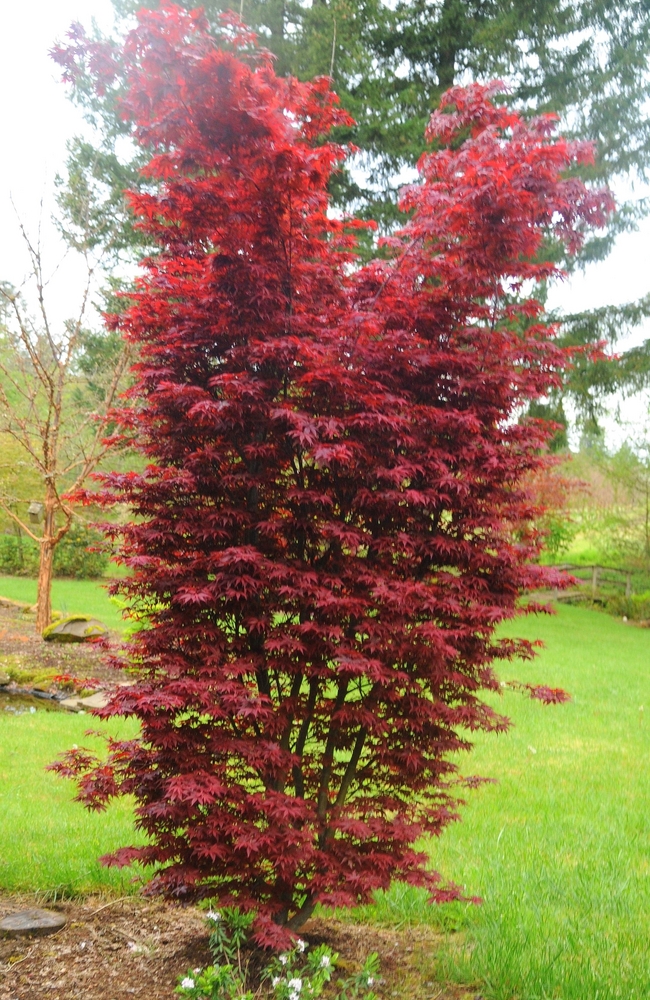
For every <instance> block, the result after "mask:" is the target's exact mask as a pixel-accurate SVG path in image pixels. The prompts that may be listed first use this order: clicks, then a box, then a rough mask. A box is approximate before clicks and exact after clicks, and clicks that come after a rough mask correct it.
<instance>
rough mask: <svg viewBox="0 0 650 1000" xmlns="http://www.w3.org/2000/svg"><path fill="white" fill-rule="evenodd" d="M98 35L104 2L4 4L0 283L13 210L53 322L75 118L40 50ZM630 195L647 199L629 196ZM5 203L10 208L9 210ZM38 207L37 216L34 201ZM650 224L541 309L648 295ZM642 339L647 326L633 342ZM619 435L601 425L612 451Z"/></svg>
mask: <svg viewBox="0 0 650 1000" xmlns="http://www.w3.org/2000/svg"><path fill="white" fill-rule="evenodd" d="M93 17H94V18H96V19H97V20H98V22H99V23H100V25H101V26H102V27H103V28H105V29H107V28H110V25H111V23H112V13H111V5H110V2H109V0H31V2H30V3H29V4H25V5H19V4H15V3H14V4H5V5H4V8H3V13H2V32H1V33H0V93H1V94H2V134H3V142H2V154H3V155H2V156H1V157H0V231H1V233H2V239H1V240H0V278H3V279H5V280H9V281H12V282H13V283H14V284H20V282H21V281H22V280H23V278H24V276H25V274H26V273H27V262H26V258H25V256H24V253H23V250H22V247H21V245H20V237H19V233H18V229H17V219H16V211H17V212H18V213H19V215H20V217H21V219H22V220H23V221H24V222H25V224H26V226H27V228H28V229H29V230H30V232H31V233H32V234H34V233H35V232H36V228H37V225H38V220H39V216H41V215H42V219H43V244H44V248H45V253H46V259H47V262H48V266H49V269H50V270H51V271H54V270H55V268H56V269H57V270H56V274H55V276H54V277H53V279H52V282H51V285H50V289H49V291H50V295H51V308H52V312H53V314H54V315H55V316H56V317H58V318H59V319H61V318H63V317H64V316H66V315H71V314H72V313H73V312H74V306H75V303H76V301H77V299H78V295H79V287H80V285H79V283H80V280H81V277H82V275H81V272H80V269H79V266H78V265H77V264H75V262H73V261H71V260H66V261H64V262H63V264H61V247H60V245H58V244H57V241H56V238H55V236H54V234H53V232H52V229H51V226H50V224H49V221H48V220H49V216H50V215H51V212H52V209H53V199H52V193H53V180H54V176H55V174H56V172H57V170H58V169H60V168H61V165H62V163H63V161H64V158H65V144H66V140H67V139H68V138H69V137H70V136H72V135H74V134H75V133H76V132H79V131H80V130H81V129H82V128H83V123H82V119H81V115H80V114H79V112H78V110H77V109H75V108H74V107H73V106H72V105H71V104H70V102H69V101H68V100H67V99H66V88H65V87H64V86H63V85H62V84H61V83H60V82H59V78H60V73H59V70H58V68H57V67H56V66H55V65H54V63H53V62H52V60H51V59H50V58H49V57H48V49H49V48H50V47H51V46H52V45H53V43H54V42H55V40H57V39H60V38H62V37H63V35H64V34H65V31H66V29H67V27H68V26H69V24H70V23H71V22H72V21H74V20H79V21H81V22H82V23H83V24H85V25H86V26H90V22H91V19H92V18H93ZM635 194H636V195H639V196H640V195H642V194H650V189H648V190H638V191H636V192H635ZM11 199H13V202H14V204H15V209H16V211H15V210H14V208H13V207H12V204H11ZM41 199H42V200H43V205H44V208H43V212H42V213H41V212H40V208H39V206H40V202H41ZM649 251H650V219H648V220H646V221H645V222H644V223H643V225H642V227H641V228H640V229H639V231H638V232H636V233H630V234H626V235H624V236H621V237H619V240H618V243H617V246H616V248H615V250H614V252H613V253H612V254H611V255H610V257H609V258H608V260H607V261H605V262H604V263H601V264H597V265H592V266H590V267H589V268H588V270H587V271H586V273H585V274H578V275H576V276H575V277H573V278H572V279H570V280H568V281H566V282H565V283H564V284H563V285H562V286H558V287H557V288H555V289H554V290H553V292H552V299H551V305H553V306H560V307H563V308H564V309H566V310H568V311H571V312H574V311H578V310H581V309H587V308H590V307H597V306H602V305H607V304H620V303H624V302H629V301H632V300H634V299H637V298H640V297H641V296H642V295H645V294H647V293H648V292H650V252H649ZM646 337H650V327H646V329H645V330H639V331H638V332H637V334H636V335H635V337H634V340H635V341H640V340H643V339H645V338H646ZM645 412H646V402H645V400H641V401H640V400H636V401H632V402H631V403H629V404H627V405H626V407H625V413H626V415H627V418H628V420H630V421H631V423H632V424H633V425H638V422H639V421H640V420H642V419H643V417H644V415H645ZM624 433H625V432H621V431H620V430H618V429H616V428H615V427H614V426H613V424H612V425H611V426H610V431H609V437H610V441H611V443H612V444H614V443H615V442H616V441H617V440H620V438H621V436H622V435H623V434H624Z"/></svg>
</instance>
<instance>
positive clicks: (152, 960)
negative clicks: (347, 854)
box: [0, 896, 480, 1000]
mask: <svg viewBox="0 0 650 1000" xmlns="http://www.w3.org/2000/svg"><path fill="white" fill-rule="evenodd" d="M37 902H38V901H37ZM34 905H35V901H34V898H33V897H29V898H27V897H16V896H13V897H9V896H0V918H2V917H4V916H6V915H7V914H8V913H10V912H13V911H14V910H17V909H21V908H25V907H29V906H34ZM36 905H37V904H36ZM47 908H48V909H55V910H58V911H59V912H62V913H63V914H65V916H66V918H67V924H66V926H65V927H64V928H63V929H62V930H61V931H59V932H58V933H57V934H53V935H50V936H48V937H42V938H14V939H4V940H0V1000H132V998H138V997H140V998H142V1000H172V998H173V997H174V995H175V994H174V989H175V986H176V983H177V980H178V977H179V975H182V974H185V973H186V972H187V971H188V970H189V969H194V968H197V967H199V966H201V967H205V966H206V965H208V964H210V954H209V951H208V933H207V930H206V925H205V923H204V921H203V919H202V917H201V915H200V913H199V911H198V910H196V909H193V908H187V909H183V908H180V907H175V906H172V905H170V904H166V903H162V902H159V901H149V900H143V899H140V898H137V897H128V898H127V899H120V900H106V899H103V900H102V899H92V898H91V899H86V900H84V901H83V902H80V901H73V902H61V903H57V904H55V905H51V904H50V905H48V907H47ZM302 936H303V937H304V938H305V939H306V940H307V941H308V942H309V943H310V944H318V943H321V942H326V943H327V944H329V945H330V946H331V947H332V948H333V949H334V950H336V951H337V952H339V955H340V959H339V966H338V967H339V971H341V972H342V973H343V974H344V975H349V974H350V973H353V972H355V971H358V969H359V968H360V967H361V965H362V963H363V961H364V959H365V958H366V957H367V955H368V954H369V953H370V952H373V951H376V952H378V954H379V956H380V962H381V977H382V978H381V983H380V985H379V987H378V993H379V996H380V997H382V998H386V1000H389V998H390V1000H393V998H408V1000H480V998H479V997H478V996H477V994H476V993H472V994H468V993H465V992H463V991H459V990H456V989H453V988H451V989H445V988H443V987H442V986H440V985H436V983H435V982H434V980H433V964H434V961H435V951H436V947H437V946H438V944H439V941H440V939H439V937H438V936H437V935H436V934H435V933H434V932H433V931H430V930H428V929H426V928H417V929H407V930H401V931H393V930H389V929H383V928H378V927H372V926H368V925H356V924H347V923H342V922H340V921H336V920H329V919H328V920H312V921H310V922H309V923H308V924H306V925H305V928H304V930H303V932H302Z"/></svg>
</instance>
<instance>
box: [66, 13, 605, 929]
mask: <svg viewBox="0 0 650 1000" xmlns="http://www.w3.org/2000/svg"><path fill="white" fill-rule="evenodd" d="M88 56H90V57H91V59H92V60H94V65H95V67H96V68H97V69H96V71H97V76H98V79H99V81H100V84H99V85H104V86H105V85H106V78H107V76H108V77H109V79H110V78H111V76H113V77H115V74H118V73H119V74H122V75H121V76H120V81H121V84H120V85H123V86H124V88H125V96H124V97H123V101H122V106H123V110H124V115H125V118H127V119H129V120H130V121H132V123H133V129H134V134H135V135H136V136H137V138H138V139H139V141H140V142H141V143H142V144H143V145H145V146H146V147H147V148H149V149H150V150H151V151H152V158H151V161H150V163H149V167H148V173H149V175H150V177H151V178H152V180H154V181H155V182H156V184H157V193H152V194H149V195H138V196H135V195H134V196H133V198H132V202H133V208H134V211H135V213H136V215H137V216H138V218H139V219H140V225H141V226H142V227H143V228H144V230H145V231H146V233H147V235H148V236H149V238H150V239H151V240H152V241H153V242H155V243H156V244H157V246H158V247H159V251H158V252H157V253H156V254H155V255H154V256H152V257H151V258H150V259H149V260H148V261H146V262H145V273H144V276H143V277H142V278H141V279H140V281H139V284H138V288H137V291H136V293H135V294H134V295H133V296H132V297H131V304H130V306H129V308H127V309H126V311H125V312H124V313H123V314H122V315H121V316H120V317H119V318H118V319H117V320H116V323H117V325H118V326H119V328H120V329H121V330H122V331H123V333H124V336H125V337H127V338H128V339H129V340H131V341H132V342H134V343H135V344H136V345H137V348H138V351H139V356H140V361H139V364H138V365H137V366H136V369H135V378H136V386H135V389H134V393H133V401H132V402H133V406H132V408H130V409H128V410H126V411H125V413H124V415H123V423H124V428H125V433H129V434H131V435H132V437H133V441H134V443H135V445H136V446H137V447H138V448H139V449H140V451H141V452H142V453H143V454H144V455H145V456H146V458H147V459H148V461H149V463H150V464H149V465H148V466H147V468H146V470H145V471H144V472H143V473H135V472H134V473H129V474H113V475H109V476H107V477H105V479H104V482H103V487H102V491H101V494H100V500H101V502H102V503H104V504H105V505H109V504H111V503H113V502H115V501H119V502H120V503H123V504H124V503H125V504H127V505H128V506H129V508H130V509H131V510H132V511H133V514H134V518H133V520H132V521H131V522H130V523H129V524H127V525H126V526H125V527H123V528H121V529H120V534H121V548H120V555H119V558H120V560H121V561H122V563H123V564H125V565H126V566H127V567H128V568H129V570H130V575H129V576H128V577H127V578H126V579H125V580H124V581H122V582H120V584H119V589H120V590H121V591H122V592H123V593H125V594H126V595H127V597H128V598H129V599H130V601H131V602H132V604H133V607H134V608H137V609H138V610H139V612H140V613H143V614H146V615H147V618H146V627H144V628H143V629H142V630H141V631H140V632H138V633H137V634H136V635H135V636H134V638H133V639H132V641H131V643H130V646H129V648H128V650H127V654H126V655H127V656H128V658H129V662H131V663H135V664H137V667H138V673H139V680H138V682H137V683H136V684H135V685H134V686H132V687H128V688H122V689H121V690H120V691H119V692H118V693H117V694H116V695H115V696H114V697H113V698H112V700H111V702H110V704H109V706H108V707H107V708H106V709H104V710H102V711H101V712H100V713H98V714H100V715H102V716H103V717H105V718H106V717H110V716H115V715H123V716H130V717H133V718H136V719H137V720H138V721H139V723H140V727H141V730H140V735H139V737H138V738H137V739H133V740H127V741H116V740H109V748H108V758H107V760H104V761H99V760H97V759H95V758H93V757H92V756H91V755H90V754H88V753H87V752H85V751H82V750H77V751H72V752H70V753H69V754H68V755H66V758H65V759H64V760H63V761H61V762H59V763H58V764H57V765H56V767H57V768H58V770H59V771H60V772H61V773H64V774H68V775H74V776H76V778H77V780H78V782H79V798H80V799H81V800H82V801H83V802H85V803H86V804H87V805H88V806H90V807H91V808H102V807H103V806H104V805H105V804H106V803H107V802H108V801H109V800H110V799H111V797H113V796H116V795H132V796H133V797H134V799H135V814H136V823H137V825H138V826H139V827H140V829H142V830H143V831H145V832H146V834H147V835H148V837H149V842H148V843H147V844H146V845H145V846H141V847H130V848H124V849H122V850H119V851H117V852H116V853H115V854H114V855H112V856H111V857H110V858H109V859H108V860H109V862H110V863H116V864H121V865H123V864H129V863H131V862H133V861H139V862H141V863H144V864H146V865H152V866H154V869H155V872H154V877H153V880H152V882H151V883H150V885H149V889H150V890H151V891H154V892H158V891H161V892H164V893H166V894H168V895H171V896H175V897H180V898H184V899H196V898H201V897H218V898H219V899H220V900H221V901H222V902H236V903H238V904H239V905H240V906H242V907H244V908H247V909H251V908H253V909H255V910H256V912H257V919H256V924H255V929H256V935H257V938H258V940H259V941H260V942H262V943H265V944H269V945H274V944H282V943H283V942H284V941H286V938H287V934H288V933H290V932H291V931H292V930H295V929H296V928H298V927H299V926H300V925H301V923H302V922H304V921H305V920H306V919H307V917H308V916H309V915H310V913H311V912H312V910H313V908H314V906H315V904H316V903H317V902H318V901H319V900H322V901H326V902H329V903H331V904H337V905H338V904H350V903H355V902H357V901H363V900H367V899H368V898H369V896H370V895H371V893H372V892H373V890H375V889H377V888H379V887H386V886H387V885H388V884H389V882H390V880H391V879H393V878H398V879H403V880H405V881H407V882H410V883H411V884H416V885H423V886H427V887H429V888H430V890H431V893H432V896H433V898H434V899H445V898H450V897H453V896H454V895H455V894H457V892H458V890H456V889H455V888H454V887H447V888H445V887H442V886H441V883H440V878H439V876H438V875H437V874H436V873H434V872H430V871H428V870H427V868H426V860H427V859H426V855H424V854H422V853H421V852H418V851H416V850H415V849H414V846H413V845H414V842H415V841H416V840H417V839H418V838H419V837H421V836H422V835H423V834H437V833H439V832H440V831H441V830H442V829H443V828H444V826H445V825H446V824H447V823H449V822H450V821H451V820H453V819H454V818H456V809H457V804H458V803H457V800H456V796H455V790H454V782H455V780H456V779H455V772H456V765H455V764H454V763H453V761H452V757H451V755H452V754H454V753H455V752H456V751H458V750H460V749H468V748H469V746H470V743H469V736H470V734H471V732H472V731H475V730H479V729H483V730H495V729H502V728H504V727H505V726H506V724H507V720H505V719H504V718H502V717H501V716H499V715H497V714H496V713H495V712H494V711H493V710H492V709H491V708H490V707H489V706H488V705H486V704H485V703H484V702H483V701H481V692H482V691H485V690H486V689H487V690H494V689H496V687H497V680H496V677H495V674H494V673H493V669H492V666H493V663H494V661H495V660H496V659H499V658H504V657H505V658H508V657H512V656H514V655H524V656H526V655H530V653H531V648H530V644H529V643H527V642H525V641H523V640H520V641H517V640H504V639H498V638H496V637H495V629H496V627H497V625H498V624H499V623H500V622H502V621H503V620H504V619H506V618H510V617H512V616H513V615H514V614H515V611H516V602H517V600H518V598H519V597H520V595H521V594H522V593H524V592H525V591H527V590H530V589H531V588H533V587H537V586H539V585H540V584H541V583H543V582H544V580H545V579H548V578H549V575H550V573H551V571H549V570H546V569H543V568H541V567H539V566H537V565H535V564H534V563H533V562H532V561H531V559H532V557H533V556H535V554H536V553H537V551H538V546H539V538H538V537H537V535H536V533H535V530H534V529H533V528H532V527H530V525H531V524H532V523H533V515H534V513H535V511H534V509H533V506H532V504H531V500H530V497H529V496H528V494H527V492H526V489H525V487H524V486H523V485H522V483H523V480H524V478H525V476H527V475H528V474H529V473H530V472H531V470H534V469H536V468H537V467H539V466H540V464H541V463H543V462H544V461H545V458H544V442H545V438H546V434H547V429H546V427H545V426H544V425H543V424H542V423H540V422H534V421H525V420H522V421H519V422H518V420H517V416H518V414H520V412H521V410H522V408H523V407H524V406H525V404H526V402H527V401H529V400H531V399H534V398H537V397H539V396H542V395H543V394H544V393H545V392H547V391H548V389H549V388H550V387H551V386H553V385H555V384H557V381H558V378H559V373H560V372H561V370H562V368H563V367H564V366H565V365H566V360H567V359H566V357H565V355H564V353H563V351H562V350H560V349H559V347H557V346H556V345H555V344H554V336H555V330H554V329H553V328H552V327H551V328H550V327H548V326H547V325H545V324H544V321H543V319H542V317H541V307H540V305H539V304H538V302H536V301H535V300H534V299H533V298H528V299H525V298H524V299H522V298H521V297H520V296H516V295H515V294H514V293H515V291H516V290H517V289H519V290H521V286H522V283H523V282H535V281H538V280H540V279H542V278H545V277H548V276H549V275H551V274H552V273H553V272H554V270H555V268H554V265H553V264H552V263H550V262H548V261H546V260H544V259H540V258H539V254H540V252H541V248H542V240H543V237H544V235H545V234H547V233H548V232H549V231H553V232H555V234H559V235H560V236H561V237H562V238H564V239H566V240H567V241H568V242H569V244H570V245H573V244H575V243H576V242H577V241H578V240H579V238H580V229H581V227H582V226H583V224H584V223H596V224H597V223H598V222H599V221H601V219H602V217H603V213H604V212H606V211H607V210H608V208H609V196H608V195H606V194H602V193H600V194H598V193H596V194H593V193H589V192H588V191H587V190H586V189H585V188H584V187H583V185H582V184H581V183H579V182H578V181H577V180H574V179H570V178H565V177H564V172H566V171H567V170H568V168H570V166H571V164H572V163H573V162H574V160H575V159H576V158H580V157H584V156H588V155H590V153H589V150H587V149H585V148H583V147H579V146H576V145H572V144H569V143H566V142H564V141H561V140H556V139H554V138H553V128H554V123H553V121H552V119H551V118H550V117H544V118H541V119H536V120H535V121H532V122H526V121H524V120H523V119H522V118H521V117H520V116H519V115H518V114H516V113H514V112H511V111H509V110H507V109H506V108H504V107H498V106H495V105H494V104H493V103H492V102H491V99H490V98H491V91H490V89H489V88H486V87H480V86H473V87H470V88H467V89H459V88H457V89H454V90H452V91H450V92H449V93H448V94H447V96H446V98H445V99H444V102H443V106H442V108H441V109H440V110H439V111H437V112H435V113H434V115H433V116H432V119H431V124H430V126H429V133H430V136H431V137H432V138H433V137H435V139H436V142H437V146H438V152H435V153H431V154H427V155H425V156H424V157H423V159H422V162H421V164H420V170H421V177H422V179H421V181H420V182H419V183H418V184H416V185H414V186H412V187H410V188H409V189H408V190H407V191H406V192H405V193H404V196H403V203H404V207H405V208H406V209H408V210H409V211H410V212H411V221H410V222H409V223H408V225H407V226H406V227H405V228H404V230H403V231H402V232H401V233H399V234H398V235H396V236H395V237H394V238H392V239H390V240H388V241H386V242H387V244H388V251H389V258H388V259H386V260H382V261H376V262H374V263H372V264H371V265H369V266H367V267H363V268H357V267H355V265H354V263H353V260H354V258H353V256H352V250H353V242H352V238H351V236H350V232H351V224H349V223H346V222H341V221H337V220H335V219H333V218H331V217H330V215H329V214H328V197H327V186H328V181H329V178H330V176H331V173H332V171H333V170H334V169H336V166H337V163H338V162H339V160H340V159H341V157H342V156H343V154H344V151H343V150H341V149H340V148H339V147H338V146H336V145H334V144H332V143H331V142H329V141H327V133H328V132H329V130H330V129H331V128H332V126H334V125H337V124H339V123H342V122H345V120H346V117H345V115H344V113H343V112H342V111H341V110H340V109H339V108H338V104H337V101H336V98H335V96H334V95H333V94H332V93H331V92H330V90H329V87H328V81H326V80H316V81H314V82H313V83H310V84H301V83H298V82H296V81H295V80H291V79H280V78H278V77H277V76H275V74H274V71H273V68H272V65H271V63H270V60H269V58H268V57H267V56H266V55H265V53H264V52H263V51H261V50H259V49H257V48H255V45H254V43H253V40H252V39H251V37H250V36H249V35H247V34H246V32H245V31H244V29H243V28H242V27H241V25H237V23H236V21H234V20H232V19H231V20H229V21H228V20H226V21H225V22H224V38H223V39H222V40H221V41H220V42H219V43H218V42H216V41H215V40H214V39H213V38H211V37H210V36H209V35H208V33H207V29H206V27H205V25H204V23H203V21H202V17H201V15H200V14H196V13H194V14H188V13H186V12H184V11H181V10H179V9H178V8H174V7H165V8H163V9H162V10H161V11H157V12H152V11H146V12H143V13H141V14H140V16H139V24H138V26H137V27H136V28H135V30H134V31H133V32H132V33H131V35H130V36H129V38H128V40H127V43H126V46H125V48H124V51H123V52H122V53H121V54H119V59H120V62H119V65H118V62H117V55H116V54H115V53H113V54H110V53H108V54H107V53H106V52H103V53H102V52H99V51H98V50H97V48H96V47H95V48H93V46H92V44H91V43H87V42H85V41H84V40H83V39H80V38H78V37H77V38H76V39H75V41H74V46H73V48H71V49H70V50H69V52H68V54H67V56H65V58H67V59H68V66H69V72H74V67H75V65H76V63H75V60H78V59H79V58H88ZM62 58H64V57H62ZM115 78H117V77H115ZM102 81H103V82H102ZM113 530H115V529H113Z"/></svg>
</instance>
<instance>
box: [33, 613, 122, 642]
mask: <svg viewBox="0 0 650 1000" xmlns="http://www.w3.org/2000/svg"><path fill="white" fill-rule="evenodd" d="M107 634H108V629H107V628H106V626H105V625H104V624H102V622H100V621H98V620H97V618H91V617H89V616H88V615H68V616H67V617H66V618H59V619H58V621H55V622H52V624H51V625H48V626H47V628H46V629H45V630H44V632H43V638H44V639H45V640H46V641H47V642H86V641H87V640H88V639H96V638H97V637H98V636H102V635H107Z"/></svg>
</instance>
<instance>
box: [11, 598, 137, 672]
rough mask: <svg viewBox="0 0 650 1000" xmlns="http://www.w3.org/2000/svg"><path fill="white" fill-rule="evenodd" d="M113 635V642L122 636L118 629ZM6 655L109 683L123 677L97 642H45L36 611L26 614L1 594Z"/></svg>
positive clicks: (27, 664)
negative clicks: (35, 622) (39, 630)
mask: <svg viewBox="0 0 650 1000" xmlns="http://www.w3.org/2000/svg"><path fill="white" fill-rule="evenodd" d="M109 638H110V641H111V643H113V644H116V643H117V642H118V640H119V636H118V635H117V633H116V634H111V635H110V637H109ZM3 656H11V657H14V656H15V657H18V658H19V659H20V660H21V661H22V663H24V665H25V666H26V667H30V668H31V667H42V668H43V669H56V671H57V672H58V673H60V674H74V675H75V676H77V677H95V678H97V679H98V680H101V681H103V682H105V683H106V684H110V683H115V682H116V681H119V680H122V679H123V677H122V675H121V674H120V672H119V671H116V670H113V669H112V668H111V667H108V666H107V665H106V663H105V662H104V660H105V653H104V652H103V651H102V649H100V648H99V647H98V646H97V645H96V644H94V643H92V642H75V643H60V642H43V640H42V639H41V637H40V636H39V635H38V634H37V632H36V627H35V624H34V615H29V614H24V613H23V610H22V605H17V604H13V603H11V604H10V603H8V602H6V599H4V598H0V657H3ZM0 666H1V664H0Z"/></svg>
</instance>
